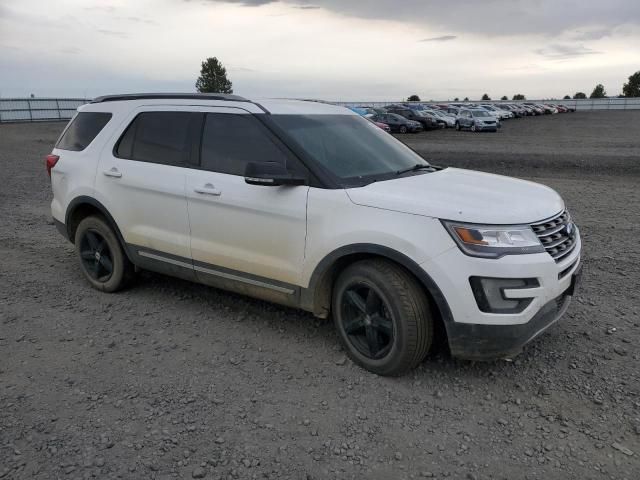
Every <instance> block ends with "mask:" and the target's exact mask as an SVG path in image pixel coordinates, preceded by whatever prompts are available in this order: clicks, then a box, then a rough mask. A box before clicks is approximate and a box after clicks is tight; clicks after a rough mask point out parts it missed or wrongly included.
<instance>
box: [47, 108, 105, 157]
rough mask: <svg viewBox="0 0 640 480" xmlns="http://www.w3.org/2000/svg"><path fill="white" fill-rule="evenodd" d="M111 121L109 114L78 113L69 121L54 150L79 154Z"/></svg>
mask: <svg viewBox="0 0 640 480" xmlns="http://www.w3.org/2000/svg"><path fill="white" fill-rule="evenodd" d="M110 119H111V114H110V113H105V112H80V113H78V114H77V115H76V116H75V118H74V119H73V120H72V121H71V124H70V125H69V127H68V128H67V129H66V130H65V132H64V133H63V134H62V137H60V140H59V141H58V143H57V145H56V148H60V149H62V150H73V151H74V152H80V151H82V150H84V149H85V148H87V147H88V146H89V144H90V143H91V142H93V139H94V138H96V136H97V135H98V134H99V133H100V131H101V130H102V129H103V128H104V126H105V125H106V124H107V122H108V121H109V120H110Z"/></svg>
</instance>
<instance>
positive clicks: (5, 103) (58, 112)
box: [0, 98, 89, 123]
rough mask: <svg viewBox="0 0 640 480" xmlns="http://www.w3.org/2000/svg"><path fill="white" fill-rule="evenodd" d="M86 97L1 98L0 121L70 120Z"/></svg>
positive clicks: (85, 101)
mask: <svg viewBox="0 0 640 480" xmlns="http://www.w3.org/2000/svg"><path fill="white" fill-rule="evenodd" d="M87 102H89V100H86V99H84V98H0V123H3V122H43V121H52V120H69V119H70V118H71V117H72V116H73V115H74V114H75V113H76V109H77V108H78V107H79V106H80V105H83V104H85V103H87Z"/></svg>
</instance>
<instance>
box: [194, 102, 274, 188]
mask: <svg viewBox="0 0 640 480" xmlns="http://www.w3.org/2000/svg"><path fill="white" fill-rule="evenodd" d="M200 159H201V160H200V161H201V165H202V168H204V169H206V170H211V171H213V172H220V173H228V174H230V175H241V176H244V171H245V166H246V165H247V163H249V162H277V163H282V164H284V163H286V161H285V154H284V153H283V152H282V150H280V149H279V148H278V146H277V145H276V144H275V143H274V142H273V141H272V140H271V138H270V137H269V135H268V133H267V131H266V129H265V127H264V126H263V125H262V124H261V123H260V122H259V121H258V120H256V119H255V118H253V117H252V116H251V115H234V114H228V113H211V114H208V115H207V117H206V119H205V124H204V131H203V133H202V150H201V154H200Z"/></svg>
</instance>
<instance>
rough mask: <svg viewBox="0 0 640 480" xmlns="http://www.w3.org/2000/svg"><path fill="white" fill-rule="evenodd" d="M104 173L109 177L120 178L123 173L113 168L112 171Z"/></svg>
mask: <svg viewBox="0 0 640 480" xmlns="http://www.w3.org/2000/svg"><path fill="white" fill-rule="evenodd" d="M102 173H104V174H105V175H106V176H107V177H115V178H120V177H121V176H122V173H120V171H119V170H118V169H117V168H116V167H111V169H109V170H104V171H103V172H102Z"/></svg>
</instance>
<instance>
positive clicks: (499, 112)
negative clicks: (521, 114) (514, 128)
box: [480, 104, 513, 120]
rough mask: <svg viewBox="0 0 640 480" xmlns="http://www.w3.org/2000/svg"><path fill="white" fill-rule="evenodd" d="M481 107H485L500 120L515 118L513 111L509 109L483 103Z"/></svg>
mask: <svg viewBox="0 0 640 480" xmlns="http://www.w3.org/2000/svg"><path fill="white" fill-rule="evenodd" d="M480 108H484V109H485V110H487V111H488V112H489V113H490V114H492V115H493V116H495V117H497V118H499V119H500V120H507V119H509V118H513V113H511V112H510V111H508V110H503V109H501V108H498V107H495V106H493V105H488V104H483V105H480Z"/></svg>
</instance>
